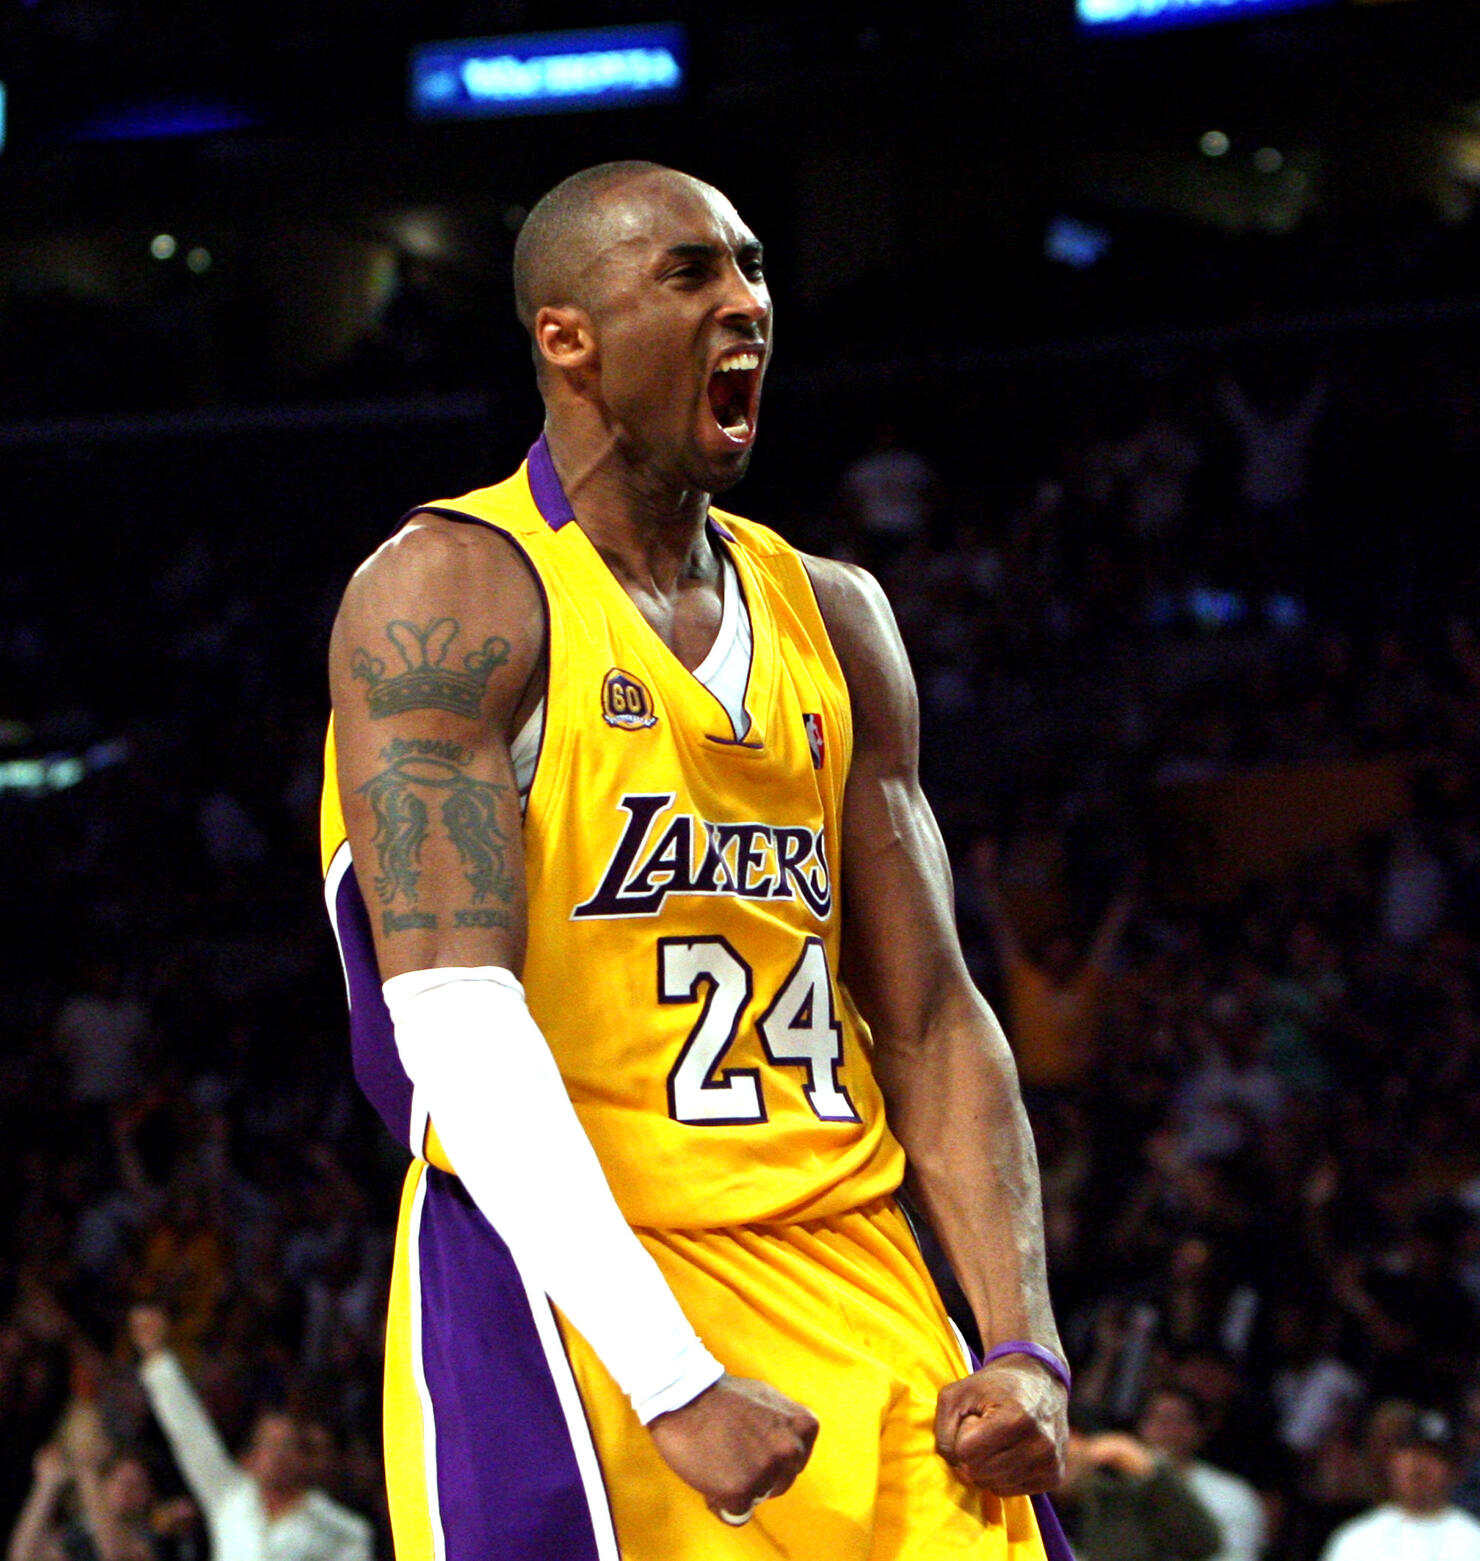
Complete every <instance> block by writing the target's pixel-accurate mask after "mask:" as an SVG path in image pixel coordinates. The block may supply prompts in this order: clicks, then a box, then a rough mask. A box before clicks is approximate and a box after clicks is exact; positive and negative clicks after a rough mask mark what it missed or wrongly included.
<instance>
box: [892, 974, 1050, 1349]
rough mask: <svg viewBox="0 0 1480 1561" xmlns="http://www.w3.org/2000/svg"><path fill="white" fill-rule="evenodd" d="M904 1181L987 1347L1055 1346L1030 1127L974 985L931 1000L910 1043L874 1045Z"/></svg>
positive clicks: (1013, 1074) (995, 1027) (1002, 1043)
mask: <svg viewBox="0 0 1480 1561" xmlns="http://www.w3.org/2000/svg"><path fill="white" fill-rule="evenodd" d="M876 1069H877V1071H878V1075H879V1082H880V1084H881V1086H882V1087H883V1090H884V1093H885V1099H886V1103H887V1107H888V1113H889V1122H890V1126H891V1127H892V1128H893V1130H894V1133H895V1136H896V1137H897V1138H898V1139H899V1141H900V1143H901V1144H902V1145H903V1147H904V1151H905V1154H906V1156H907V1157H908V1160H909V1173H908V1176H909V1184H910V1187H911V1190H912V1191H913V1192H914V1193H915V1195H916V1197H917V1198H918V1200H919V1202H920V1204H921V1206H922V1207H923V1208H924V1210H925V1213H926V1214H927V1216H928V1217H929V1219H930V1222H931V1225H932V1226H933V1227H934V1230H935V1233H936V1235H937V1237H938V1238H939V1240H940V1243H941V1246H942V1248H943V1249H944V1250H945V1254H946V1257H947V1258H948V1259H949V1261H950V1264H951V1267H952V1269H953V1270H954V1272H955V1274H956V1278H957V1279H958V1281H959V1282H960V1284H961V1288H962V1290H963V1291H964V1292H965V1294H966V1298H967V1300H968V1301H969V1302H970V1304H971V1309H972V1313H973V1315H974V1316H975V1317H976V1320H977V1324H978V1326H979V1328H980V1329H981V1336H982V1342H983V1344H984V1345H985V1346H986V1347H987V1348H989V1349H990V1348H991V1346H992V1345H994V1344H999V1343H1002V1342H1003V1341H1005V1340H1009V1339H1027V1340H1031V1341H1032V1342H1034V1343H1036V1344H1041V1345H1043V1346H1044V1347H1046V1348H1048V1349H1051V1350H1053V1351H1055V1352H1056V1353H1060V1354H1061V1353H1062V1347H1061V1346H1060V1344H1059V1337H1058V1329H1057V1327H1056V1325H1055V1323H1054V1318H1053V1310H1052V1307H1051V1305H1050V1303H1049V1295H1048V1273H1047V1264H1046V1262H1045V1258H1044V1245H1043V1209H1042V1197H1041V1194H1040V1191H1039V1182H1038V1161H1037V1156H1036V1154H1035V1153H1034V1148H1033V1137H1032V1133H1031V1131H1030V1129H1029V1126H1028V1119H1027V1114H1026V1113H1025V1112H1024V1110H1023V1105H1022V1099H1021V1096H1020V1095H1019V1092H1018V1085H1017V1070H1016V1068H1015V1066H1014V1064H1013V1060H1012V1054H1011V1052H1010V1051H1009V1050H1008V1047H1007V1042H1006V1039H1005V1038H1004V1036H1003V1034H1002V1029H1001V1026H1000V1025H999V1024H998V1023H997V1021H996V1018H995V1017H994V1016H993V1014H992V1012H991V1010H990V1008H988V1007H987V1005H986V1003H985V1002H984V1001H983V1000H982V999H981V997H980V996H979V995H978V994H977V993H976V992H975V991H974V990H965V991H961V992H958V993H956V994H953V996H952V997H951V998H950V999H949V1000H948V1001H947V1002H944V1003H942V1004H940V1005H939V1006H938V1008H937V1010H936V1012H935V1014H934V1015H933V1016H932V1019H931V1021H930V1023H929V1024H928V1025H926V1026H925V1027H924V1033H923V1034H922V1036H921V1037H920V1038H919V1040H918V1041H917V1042H916V1043H914V1044H901V1043H900V1041H899V1038H897V1037H893V1038H890V1041H889V1044H888V1045H887V1046H881V1047H880V1048H879V1051H878V1053H877V1055H876Z"/></svg>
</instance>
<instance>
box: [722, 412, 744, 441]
mask: <svg viewBox="0 0 1480 1561" xmlns="http://www.w3.org/2000/svg"><path fill="white" fill-rule="evenodd" d="M725 432H726V433H727V434H728V435H729V436H730V438H731V439H744V438H745V437H746V436H747V435H748V434H749V433H750V419H749V418H746V417H742V418H741V419H740V420H739V421H738V422H736V423H731V424H729V425H728V426H727V427H726V429H725Z"/></svg>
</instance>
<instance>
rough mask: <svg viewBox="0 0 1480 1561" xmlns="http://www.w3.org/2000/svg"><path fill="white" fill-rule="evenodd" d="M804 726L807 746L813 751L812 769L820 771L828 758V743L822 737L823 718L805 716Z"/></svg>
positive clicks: (803, 718) (803, 719)
mask: <svg viewBox="0 0 1480 1561" xmlns="http://www.w3.org/2000/svg"><path fill="white" fill-rule="evenodd" d="M802 725H803V726H804V727H806V729H807V746H808V747H809V748H810V749H811V750H812V768H813V769H814V770H820V769H821V768H822V761H823V760H824V759H825V758H826V757H827V741H826V739H825V738H824V737H823V735H822V717H821V716H820V715H804V716H803V717H802Z"/></svg>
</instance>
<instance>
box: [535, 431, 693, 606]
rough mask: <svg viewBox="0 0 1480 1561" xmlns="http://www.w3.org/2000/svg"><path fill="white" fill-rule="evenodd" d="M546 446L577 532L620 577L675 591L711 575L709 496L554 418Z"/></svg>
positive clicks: (613, 442)
mask: <svg viewBox="0 0 1480 1561" xmlns="http://www.w3.org/2000/svg"><path fill="white" fill-rule="evenodd" d="M545 440H546V443H547V444H548V445H549V447H550V456H551V459H552V461H553V462H554V465H555V473H556V475H557V476H558V477H559V478H560V486H561V487H562V488H563V489H564V490H565V496H566V498H567V499H568V500H569V501H570V507H571V509H572V510H574V512H575V517H576V524H577V525H579V526H580V528H581V530H582V531H584V532H585V533H586V535H587V536H588V537H590V539H591V541H592V543H593V544H594V545H595V547H596V550H597V551H598V552H599V553H600V554H601V555H602V557H603V558H604V559H605V560H606V561H607V564H608V565H609V566H610V567H611V568H612V570H613V572H614V573H616V574H617V575H618V576H624V577H626V578H629V579H631V580H633V581H635V582H638V583H641V584H644V585H649V586H652V587H656V588H657V589H659V590H662V591H669V590H672V589H673V588H674V587H675V586H676V585H677V583H678V581H679V580H681V579H683V578H685V577H689V576H693V575H696V574H700V575H702V574H707V573H708V572H709V571H710V569H711V568H712V567H713V562H714V560H713V555H712V550H711V549H710V546H709V539H708V536H707V534H706V531H705V524H704V523H705V521H706V519H707V518H708V515H709V498H710V496H709V494H708V493H706V492H704V491H703V490H702V489H700V488H694V487H689V486H687V485H685V484H684V483H682V482H681V481H680V482H675V481H673V480H672V479H671V478H669V477H668V476H666V475H664V474H663V473H660V472H657V471H655V470H654V469H653V468H652V467H651V466H644V465H642V464H639V463H637V462H635V461H633V460H632V459H630V457H629V454H628V452H627V451H626V450H624V449H623V448H622V446H621V444H620V443H619V441H618V440H617V439H616V437H615V435H614V434H613V433H612V432H611V431H610V430H608V429H605V428H602V429H601V430H599V432H598V434H597V436H595V437H592V436H591V435H590V434H589V433H588V432H587V430H585V429H581V428H575V427H571V426H570V425H568V424H566V423H565V422H564V420H562V419H556V418H555V417H553V416H552V417H550V418H549V419H548V421H547V422H546V424H545Z"/></svg>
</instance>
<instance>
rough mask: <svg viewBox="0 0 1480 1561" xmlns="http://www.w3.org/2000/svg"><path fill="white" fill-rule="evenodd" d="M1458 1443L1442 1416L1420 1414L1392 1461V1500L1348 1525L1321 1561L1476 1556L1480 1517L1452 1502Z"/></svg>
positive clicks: (1467, 1559)
mask: <svg viewBox="0 0 1480 1561" xmlns="http://www.w3.org/2000/svg"><path fill="white" fill-rule="evenodd" d="M1455 1455H1456V1448H1455V1444H1454V1440H1453V1436H1452V1434H1451V1432H1450V1429H1449V1426H1448V1425H1447V1423H1446V1422H1445V1421H1444V1420H1443V1418H1442V1417H1441V1416H1438V1415H1435V1414H1433V1413H1428V1414H1424V1415H1421V1416H1420V1417H1419V1418H1418V1420H1417V1422H1416V1423H1415V1425H1414V1428H1413V1430H1412V1431H1411V1432H1410V1433H1409V1434H1408V1435H1407V1436H1406V1437H1405V1438H1404V1439H1403V1440H1402V1441H1401V1442H1400V1443H1399V1445H1398V1446H1397V1447H1396V1448H1394V1450H1393V1451H1392V1453H1391V1454H1390V1455H1389V1459H1388V1465H1387V1479H1388V1500H1387V1501H1385V1502H1384V1503H1383V1504H1382V1505H1381V1506H1378V1507H1376V1508H1374V1509H1373V1510H1372V1511H1371V1512H1368V1513H1366V1514H1364V1515H1363V1516H1362V1517H1359V1518H1353V1519H1352V1520H1351V1521H1350V1522H1348V1523H1345V1524H1343V1525H1342V1526H1341V1527H1340V1528H1339V1529H1337V1531H1336V1533H1335V1534H1334V1535H1333V1536H1332V1537H1331V1541H1330V1543H1329V1544H1328V1545H1327V1546H1326V1548H1325V1550H1324V1551H1323V1552H1322V1561H1476V1558H1480V1522H1476V1520H1475V1519H1474V1518H1472V1517H1471V1516H1470V1514H1469V1513H1468V1512H1463V1511H1461V1510H1460V1509H1459V1508H1458V1507H1456V1506H1453V1505H1452V1504H1451V1502H1450V1499H1449V1498H1450V1492H1451V1490H1452V1488H1453V1486H1454V1481H1455V1474H1456V1468H1455Z"/></svg>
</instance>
